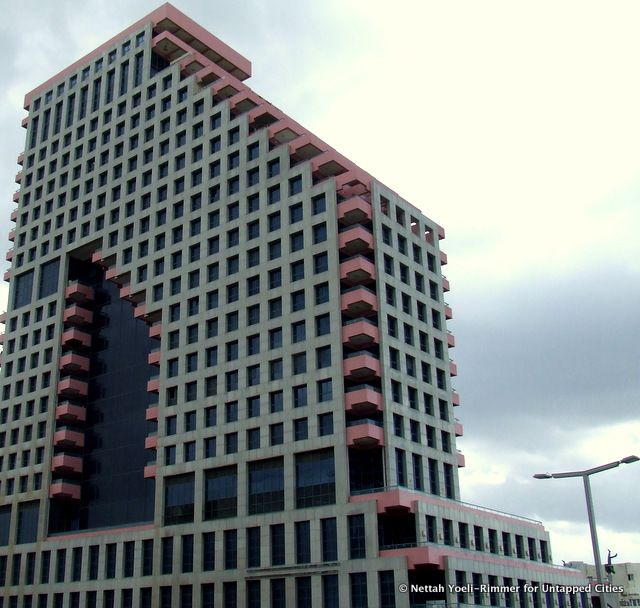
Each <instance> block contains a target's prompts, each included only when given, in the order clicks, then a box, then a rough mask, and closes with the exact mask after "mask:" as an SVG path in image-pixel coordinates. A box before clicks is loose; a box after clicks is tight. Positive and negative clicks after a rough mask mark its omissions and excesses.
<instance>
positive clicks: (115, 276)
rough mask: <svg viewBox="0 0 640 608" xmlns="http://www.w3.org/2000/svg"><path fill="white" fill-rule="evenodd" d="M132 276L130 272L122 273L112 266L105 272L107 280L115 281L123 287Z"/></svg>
mask: <svg viewBox="0 0 640 608" xmlns="http://www.w3.org/2000/svg"><path fill="white" fill-rule="evenodd" d="M130 276H131V273H130V272H124V273H120V272H119V271H118V269H117V268H115V267H114V266H112V267H111V268H108V269H107V272H105V273H104V278H105V279H106V280H107V281H113V282H114V283H115V284H116V285H119V286H120V287H122V286H123V285H124V284H125V283H127V282H128V281H129V278H130Z"/></svg>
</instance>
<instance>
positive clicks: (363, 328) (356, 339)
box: [342, 321, 380, 348]
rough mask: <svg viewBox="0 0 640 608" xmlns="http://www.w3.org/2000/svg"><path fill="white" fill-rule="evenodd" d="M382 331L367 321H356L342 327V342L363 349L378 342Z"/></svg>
mask: <svg viewBox="0 0 640 608" xmlns="http://www.w3.org/2000/svg"><path fill="white" fill-rule="evenodd" d="M379 338H380V331H379V330H378V327H377V326H376V325H373V324H372V323H368V322H367V321H355V322H353V323H347V325H344V326H343V327H342V342H343V343H347V344H348V345H349V346H353V347H358V348H360V347H362V346H364V345H366V344H371V343H372V342H378V340H379Z"/></svg>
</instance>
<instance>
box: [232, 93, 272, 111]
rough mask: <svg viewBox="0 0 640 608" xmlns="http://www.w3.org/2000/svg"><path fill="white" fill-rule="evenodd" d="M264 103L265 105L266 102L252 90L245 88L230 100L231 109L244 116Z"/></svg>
mask: <svg viewBox="0 0 640 608" xmlns="http://www.w3.org/2000/svg"><path fill="white" fill-rule="evenodd" d="M262 103H264V100H263V99H262V98H261V97H260V96H258V95H256V94H255V93H254V92H253V91H252V90H251V89H247V88H246V87H243V89H242V90H241V91H240V92H239V93H237V94H236V95H234V96H233V97H231V98H229V109H230V110H235V111H236V112H237V113H239V114H244V113H245V112H249V110H252V109H254V108H256V107H257V106H259V105H260V104H262Z"/></svg>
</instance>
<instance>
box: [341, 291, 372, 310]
mask: <svg viewBox="0 0 640 608" xmlns="http://www.w3.org/2000/svg"><path fill="white" fill-rule="evenodd" d="M340 308H341V309H342V311H343V312H348V313H349V314H351V315H353V316H361V315H366V314H369V313H372V312H374V311H376V310H378V297H377V296H376V294H375V293H373V292H372V291H369V290H368V289H364V288H360V289H353V290H351V291H347V292H346V293H343V294H342V295H341V296H340Z"/></svg>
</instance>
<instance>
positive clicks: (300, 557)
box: [295, 521, 311, 564]
mask: <svg viewBox="0 0 640 608" xmlns="http://www.w3.org/2000/svg"><path fill="white" fill-rule="evenodd" d="M295 529H296V563H297V564H308V563H310V562H311V526H310V522H309V521H297V522H296V525H295Z"/></svg>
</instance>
